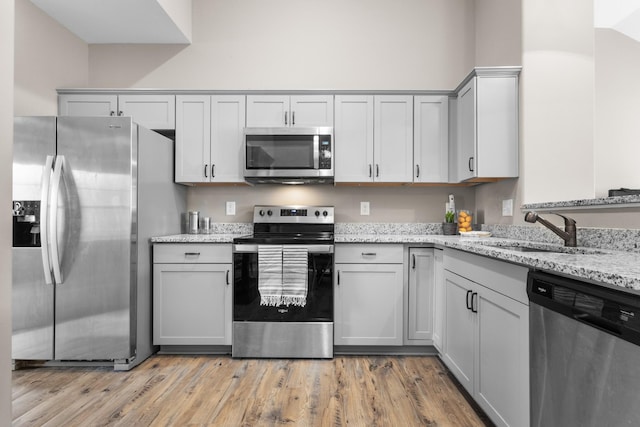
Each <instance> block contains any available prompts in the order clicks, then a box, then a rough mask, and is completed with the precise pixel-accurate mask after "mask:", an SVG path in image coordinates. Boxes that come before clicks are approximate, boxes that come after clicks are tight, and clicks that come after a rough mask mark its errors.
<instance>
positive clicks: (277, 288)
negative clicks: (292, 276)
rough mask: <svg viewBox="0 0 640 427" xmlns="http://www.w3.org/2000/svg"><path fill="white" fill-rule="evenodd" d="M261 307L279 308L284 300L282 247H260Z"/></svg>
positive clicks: (259, 285) (259, 288)
mask: <svg viewBox="0 0 640 427" xmlns="http://www.w3.org/2000/svg"><path fill="white" fill-rule="evenodd" d="M258 291H259V292H260V305H269V306H275V307H277V306H278V305H280V300H281V299H282V246H279V245H259V246H258Z"/></svg>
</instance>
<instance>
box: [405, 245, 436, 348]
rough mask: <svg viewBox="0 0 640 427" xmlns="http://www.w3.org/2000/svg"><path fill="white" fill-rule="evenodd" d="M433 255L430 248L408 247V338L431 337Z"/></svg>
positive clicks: (429, 338)
mask: <svg viewBox="0 0 640 427" xmlns="http://www.w3.org/2000/svg"><path fill="white" fill-rule="evenodd" d="M434 278H435V276H434V255H433V249H431V248H411V249H409V292H408V295H407V302H408V304H407V306H408V313H407V314H408V322H407V325H408V330H407V338H408V339H409V340H431V339H432V338H433V285H434Z"/></svg>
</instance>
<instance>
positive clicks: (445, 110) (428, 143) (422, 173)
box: [413, 96, 449, 182]
mask: <svg viewBox="0 0 640 427" xmlns="http://www.w3.org/2000/svg"><path fill="white" fill-rule="evenodd" d="M413 124H414V127H413V134H414V136H413V161H414V163H415V165H414V171H413V182H448V180H449V97H447V96H416V97H415V98H414V100H413Z"/></svg>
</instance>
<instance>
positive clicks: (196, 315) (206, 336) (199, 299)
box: [153, 264, 232, 345]
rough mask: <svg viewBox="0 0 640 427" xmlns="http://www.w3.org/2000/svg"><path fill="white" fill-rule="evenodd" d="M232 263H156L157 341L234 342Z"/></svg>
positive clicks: (180, 342)
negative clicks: (232, 326)
mask: <svg viewBox="0 0 640 427" xmlns="http://www.w3.org/2000/svg"><path fill="white" fill-rule="evenodd" d="M230 275H231V264H154V266H153V344H154V345H229V344H231V283H232V279H231V277H230Z"/></svg>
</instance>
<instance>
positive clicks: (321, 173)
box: [244, 128, 333, 180]
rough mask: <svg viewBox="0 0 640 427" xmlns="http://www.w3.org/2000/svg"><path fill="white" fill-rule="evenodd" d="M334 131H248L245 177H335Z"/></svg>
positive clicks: (314, 129) (284, 129) (313, 129)
mask: <svg viewBox="0 0 640 427" xmlns="http://www.w3.org/2000/svg"><path fill="white" fill-rule="evenodd" d="M331 153H332V132H331V128H246V129H245V132H244V155H245V158H244V176H245V178H246V179H248V180H251V178H304V177H325V178H329V177H333V162H332V154H331Z"/></svg>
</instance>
